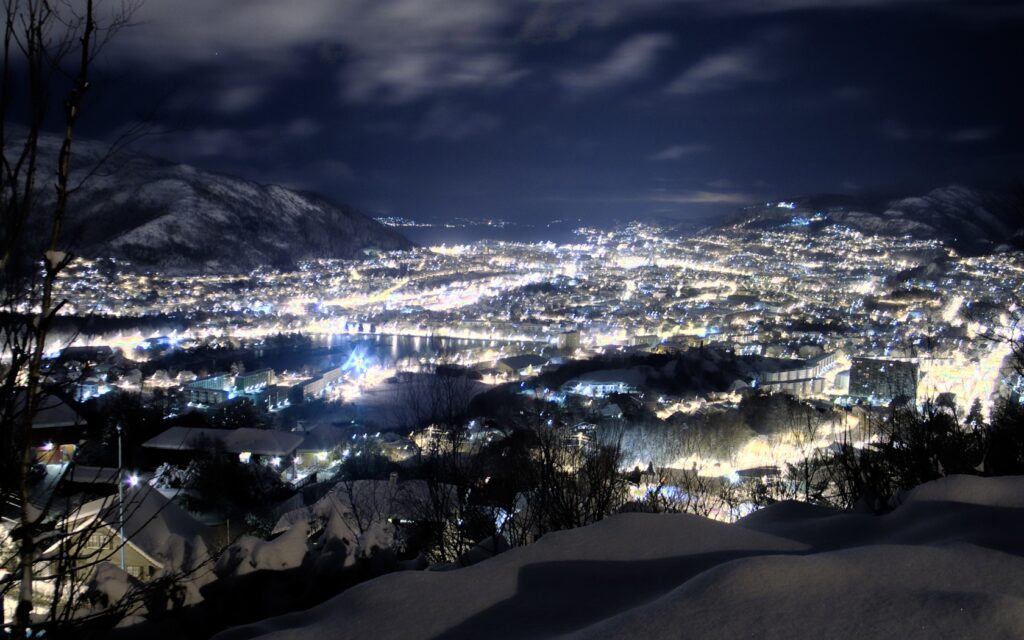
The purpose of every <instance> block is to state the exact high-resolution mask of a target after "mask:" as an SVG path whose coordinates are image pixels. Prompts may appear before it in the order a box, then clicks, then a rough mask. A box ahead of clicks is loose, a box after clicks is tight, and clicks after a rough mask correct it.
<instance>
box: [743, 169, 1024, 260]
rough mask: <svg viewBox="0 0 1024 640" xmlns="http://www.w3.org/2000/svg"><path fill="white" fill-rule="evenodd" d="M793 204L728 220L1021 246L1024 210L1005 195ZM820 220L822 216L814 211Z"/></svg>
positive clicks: (955, 193) (968, 247)
mask: <svg viewBox="0 0 1024 640" xmlns="http://www.w3.org/2000/svg"><path fill="white" fill-rule="evenodd" d="M792 204H794V205H796V206H795V208H792V209H790V208H787V207H780V206H777V205H776V204H774V203H768V204H767V205H763V206H757V207H749V208H747V209H745V210H744V211H743V212H742V213H741V214H739V215H738V216H737V217H736V218H734V219H733V220H732V221H731V223H732V224H739V225H740V226H748V227H753V228H764V227H771V226H778V225H789V224H791V222H792V221H793V220H794V219H799V218H802V219H804V220H814V219H815V216H816V214H823V215H824V219H823V220H820V221H814V222H812V224H811V225H810V226H809V227H808V231H810V232H813V231H814V228H815V226H816V225H817V224H836V223H838V224H841V225H844V226H847V227H850V228H852V229H856V230H857V231H860V232H862V233H866V234H870V235H883V236H912V237H915V238H919V239H926V240H927V239H937V240H942V241H944V242H947V243H949V244H950V245H953V246H955V247H957V248H958V249H960V250H962V251H965V252H968V253H984V252H988V251H992V250H993V249H997V248H999V247H1000V246H1002V245H1009V246H1013V245H1017V246H1018V247H1020V246H1024V228H1022V225H1024V211H1021V210H1020V206H1021V203H1020V202H1017V201H1015V200H1013V199H1012V198H1009V197H1001V196H996V195H994V194H991V193H986V192H982V191H978V190H975V189H970V188H967V187H963V186H957V185H951V186H947V187H941V188H938V189H934V190H932V191H931V192H929V193H928V194H926V195H923V196H917V197H909V198H900V199H897V200H893V201H891V202H888V203H884V202H878V201H873V200H870V199H861V198H853V197H849V196H813V197H808V198H798V199H796V200H795V201H794V202H793V203H792ZM818 217H819V218H820V217H821V216H820V215H818Z"/></svg>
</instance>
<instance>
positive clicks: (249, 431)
mask: <svg viewBox="0 0 1024 640" xmlns="http://www.w3.org/2000/svg"><path fill="white" fill-rule="evenodd" d="M303 438H304V436H303V435H302V434H301V433H292V432H290V431H273V430H270V429H253V428H250V427H242V428H240V429H232V430H227V429H199V428H189V427H171V428H170V429H168V430H166V431H164V432H163V433H161V434H160V435H158V436H155V437H153V438H150V439H149V440H147V441H146V442H144V443H143V444H142V446H143V447H146V448H147V449H164V450H170V451H190V450H192V449H194V448H195V447H196V446H198V445H199V444H200V442H202V440H204V439H208V440H219V441H220V442H221V443H222V444H223V446H224V450H225V451H227V452H228V453H242V452H243V451H248V452H249V453H254V454H257V455H266V456H283V455H288V454H289V453H291V452H293V451H295V450H296V449H297V448H298V447H299V445H301V444H302V441H303Z"/></svg>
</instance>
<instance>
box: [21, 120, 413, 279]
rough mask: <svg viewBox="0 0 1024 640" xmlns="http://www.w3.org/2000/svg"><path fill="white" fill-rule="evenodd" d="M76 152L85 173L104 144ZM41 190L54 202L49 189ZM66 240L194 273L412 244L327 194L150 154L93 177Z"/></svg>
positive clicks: (95, 252) (93, 251) (75, 246)
mask: <svg viewBox="0 0 1024 640" xmlns="http://www.w3.org/2000/svg"><path fill="white" fill-rule="evenodd" d="M40 151H41V154H44V155H45V156H46V157H55V156H56V152H57V142H56V140H53V139H47V140H44V141H43V142H42V144H41V150H40ZM76 152H77V155H76V156H75V167H76V170H77V171H78V173H79V174H82V173H83V172H84V171H86V170H87V168H88V167H90V166H92V164H93V163H94V162H95V160H96V159H97V158H99V157H100V156H101V154H102V153H103V148H102V147H100V146H99V145H96V144H91V143H81V144H78V145H76ZM44 162H45V161H44ZM42 166H46V167H49V166H53V164H52V161H51V162H50V164H44V165H42ZM41 196H42V197H43V198H44V199H49V200H50V201H52V199H53V195H52V191H51V190H49V189H44V190H43V191H42V192H41ZM39 226H40V227H42V225H39ZM64 237H65V238H66V239H67V240H68V241H69V242H70V243H71V249H72V250H73V251H74V252H75V253H76V254H77V255H81V256H88V257H114V258H122V259H126V260H130V261H132V262H133V263H135V264H137V265H139V266H141V267H156V268H162V269H172V270H178V271H190V272H191V271H214V272H217V271H239V270H249V269H252V268H254V267H258V266H267V265H269V266H277V267H288V266H291V265H294V264H295V263H296V262H297V261H299V260H304V259H312V258H353V257H358V256H360V255H363V253H364V252H365V251H367V250H384V251H390V250H396V249H406V248H409V247H411V246H412V244H411V243H410V242H409V241H408V240H406V239H405V238H404V237H403V236H401V235H400V234H398V233H397V232H395V231H393V230H391V229H389V228H387V227H384V226H382V225H380V224H378V223H377V222H375V221H374V220H372V219H370V218H369V217H367V216H365V215H363V214H362V213H360V212H358V211H356V210H355V209H353V208H351V207H348V206H346V205H336V204H334V203H331V202H329V201H328V200H326V199H325V198H323V197H321V196H319V195H316V194H311V193H300V192H296V191H293V190H290V189H286V188H284V187H279V186H272V185H262V184H258V183H255V182H252V181H249V180H244V179H242V178H236V177H232V176H225V175H220V174H216V173H211V172H207V171H203V170H201V169H197V168H195V167H191V166H188V165H182V164H173V163H170V162H167V161H164V160H160V159H156V158H152V157H148V156H131V157H123V158H117V159H115V160H114V161H112V162H110V163H109V164H108V165H105V167H104V170H103V171H102V172H101V173H99V174H97V175H95V176H93V177H92V178H90V179H89V180H88V181H87V182H86V183H85V185H84V187H83V188H82V190H81V191H79V192H78V193H76V194H75V196H74V197H73V199H72V202H71V207H70V211H69V218H68V222H67V226H66V235H65V236H64Z"/></svg>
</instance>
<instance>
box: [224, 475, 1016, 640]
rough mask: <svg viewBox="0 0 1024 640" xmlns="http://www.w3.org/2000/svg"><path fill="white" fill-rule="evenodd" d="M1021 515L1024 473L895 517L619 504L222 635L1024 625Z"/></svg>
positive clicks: (964, 634) (949, 489)
mask: <svg viewBox="0 0 1024 640" xmlns="http://www.w3.org/2000/svg"><path fill="white" fill-rule="evenodd" d="M1022 531H1024V478H1022V477H1013V478H997V479H981V478H973V477H953V478H947V479H945V480H941V481H938V482H934V483H931V484H928V485H925V486H923V487H920V488H918V489H917V490H915V491H914V492H912V493H911V495H910V496H909V497H908V498H907V500H906V501H905V502H904V504H903V506H901V507H900V508H899V509H897V510H896V511H895V512H893V513H891V514H889V515H887V516H884V517H872V516H863V515H855V514H841V513H835V512H832V511H828V510H825V509H820V508H816V507H812V506H809V505H805V504H798V503H783V504H779V505H775V506H773V507H770V508H768V509H765V510H763V511H760V512H758V513H755V514H753V515H751V516H749V517H747V518H746V519H744V520H742V521H740V522H739V523H738V524H735V525H728V524H722V523H718V522H712V521H709V520H705V519H702V518H698V517H695V516H688V515H647V514H628V515H620V516H615V517H612V518H609V519H607V520H605V521H603V522H601V523H598V524H596V525H594V526H591V527H586V528H584V529H577V530H574V531H567V532H561V533H556V534H552V535H549V536H546V537H545V538H543V539H542V540H541V541H540V542H538V543H537V544H535V545H533V546H530V547H525V548H521V549H516V550H513V551H510V552H508V553H505V554H502V555H500V556H498V557H496V558H494V559H492V560H488V561H485V562H483V563H481V564H478V565H475V566H472V567H467V568H464V569H459V570H456V571H451V572H437V573H435V572H403V573H396V574H390V575H387V576H384V577H382V578H378V579H376V580H373V581H370V582H367V583H364V584H362V585H359V586H357V587H355V588H352V589H350V590H349V591H347V592H345V593H343V594H341V595H340V596H337V597H335V598H334V599H332V600H329V601H328V602H326V603H324V604H322V605H320V606H318V607H315V608H313V609H311V610H309V611H305V612H300V613H295V614H290V615H287V616H282V617H279V618H274V619H271V620H266V621H264V622H262V623H259V624H255V625H251V626H247V627H240V628H236V629H232V630H229V631H226V632H224V633H222V634H221V635H219V636H217V638H218V639H220V640H228V639H230V640H241V639H249V638H274V639H277V640H285V639H295V640H298V639H302V640H318V639H321V638H332V639H333V638H360V639H365V638H374V639H376V640H383V639H386V638H484V637H486V638H550V637H563V638H643V639H645V640H650V639H656V638H728V639H730V640H735V639H737V638H752V637H757V638H780V639H783V638H784V639H792V638H851V639H853V638H875V637H886V638H901V639H907V638H1011V637H1021V635H1022V634H1024V538H1022V536H1021V532H1022Z"/></svg>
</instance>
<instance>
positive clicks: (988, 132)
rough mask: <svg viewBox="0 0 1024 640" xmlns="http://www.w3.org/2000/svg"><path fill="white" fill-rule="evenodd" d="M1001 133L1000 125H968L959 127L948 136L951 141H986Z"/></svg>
mask: <svg viewBox="0 0 1024 640" xmlns="http://www.w3.org/2000/svg"><path fill="white" fill-rule="evenodd" d="M997 133H999V129H998V127H966V128H964V129H958V130H957V131H953V132H951V133H949V134H948V135H947V136H946V139H947V140H948V141H949V142H956V143H961V142H984V141H985V140H989V139H991V138H994V137H995V135H996V134H997Z"/></svg>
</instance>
